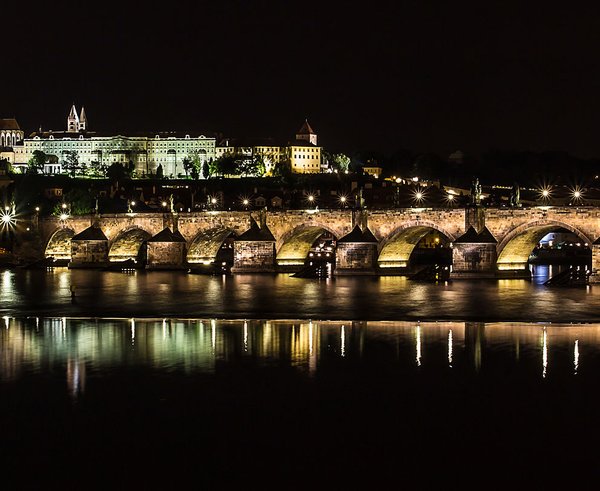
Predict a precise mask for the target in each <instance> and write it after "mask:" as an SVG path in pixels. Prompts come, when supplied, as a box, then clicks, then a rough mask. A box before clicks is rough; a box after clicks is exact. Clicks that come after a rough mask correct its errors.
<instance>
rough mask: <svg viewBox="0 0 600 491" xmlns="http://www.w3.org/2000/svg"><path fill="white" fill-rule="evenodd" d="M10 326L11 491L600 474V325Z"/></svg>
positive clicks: (0, 341) (2, 357) (4, 377)
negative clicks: (24, 489)
mask: <svg viewBox="0 0 600 491" xmlns="http://www.w3.org/2000/svg"><path fill="white" fill-rule="evenodd" d="M2 323H3V325H2V326H1V330H0V435H1V437H0V438H1V442H2V448H3V456H2V470H3V472H2V476H1V479H2V482H3V488H4V489H17V488H19V487H28V486H30V487H31V488H33V489H56V488H59V486H60V489H90V488H98V489H124V488H127V489H161V488H162V489H174V488H180V487H183V488H186V489H188V488H189V489H197V488H198V489H232V487H231V485H235V487H236V488H238V487H239V488H241V487H243V488H247V489H271V488H278V489H324V488H328V489H341V488H344V489H356V488H368V489H382V488H384V487H385V488H386V489H387V488H400V489H402V488H405V487H411V488H413V487H414V488H417V487H418V488H430V487H432V486H433V485H434V484H435V485H439V486H443V487H444V488H451V489H453V488H459V487H460V488H464V487H467V488H471V487H478V488H484V489H485V488H496V487H500V486H503V485H509V486H511V487H514V488H517V489H520V488H522V487H523V486H524V485H532V486H535V488H536V489H537V488H540V487H542V486H545V485H549V484H551V483H554V482H558V481H556V479H558V478H561V479H562V478H567V479H569V480H570V481H571V484H572V485H573V486H574V487H576V488H580V487H583V488H592V487H595V479H597V477H598V476H597V474H598V472H597V465H596V464H597V451H596V448H595V447H596V445H597V442H598V436H600V431H599V428H598V424H597V420H598V410H599V406H598V402H599V398H600V397H599V395H598V374H599V373H600V324H587V325H572V324H560V325H556V324H532V323H480V322H420V323H418V322H375V321H370V322H364V321H361V322H357V321H355V322H347V321H328V322H319V321H276V320H270V321H262V320H251V321H243V320H214V319H213V320H211V319H203V320H200V319H185V320H178V319H175V318H172V319H146V320H140V319H75V318H35V317H32V318H27V319H15V318H9V317H5V318H4V319H3V321H2ZM13 479H16V482H17V484H18V485H17V486H15V485H13V484H11V485H9V484H8V483H9V482H11V480H13Z"/></svg>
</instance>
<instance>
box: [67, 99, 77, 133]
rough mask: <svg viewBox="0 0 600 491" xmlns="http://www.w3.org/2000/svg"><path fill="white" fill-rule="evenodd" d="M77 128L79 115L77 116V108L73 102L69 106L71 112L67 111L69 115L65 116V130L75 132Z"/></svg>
mask: <svg viewBox="0 0 600 491" xmlns="http://www.w3.org/2000/svg"><path fill="white" fill-rule="evenodd" d="M78 130H79V117H78V116H77V109H76V108H75V104H73V105H72V106H71V112H70V113H69V117H68V118H67V131H68V132H77V131H78Z"/></svg>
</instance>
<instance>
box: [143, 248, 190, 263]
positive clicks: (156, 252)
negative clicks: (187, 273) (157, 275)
mask: <svg viewBox="0 0 600 491" xmlns="http://www.w3.org/2000/svg"><path fill="white" fill-rule="evenodd" d="M185 253H186V249H185V243H184V242H148V243H147V261H148V262H147V265H146V268H147V269H183V268H185V267H186V265H185Z"/></svg>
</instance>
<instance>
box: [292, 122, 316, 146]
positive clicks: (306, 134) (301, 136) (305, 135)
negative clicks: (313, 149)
mask: <svg viewBox="0 0 600 491" xmlns="http://www.w3.org/2000/svg"><path fill="white" fill-rule="evenodd" d="M296 140H304V141H307V142H309V143H312V144H313V145H314V146H317V134H316V133H315V132H314V131H313V129H312V128H311V127H310V125H309V124H308V120H307V119H305V120H304V124H303V125H302V127H301V128H300V129H299V130H298V133H296Z"/></svg>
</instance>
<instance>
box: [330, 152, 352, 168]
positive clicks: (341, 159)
mask: <svg viewBox="0 0 600 491" xmlns="http://www.w3.org/2000/svg"><path fill="white" fill-rule="evenodd" d="M331 160H332V164H333V168H334V169H337V170H338V171H339V172H346V171H347V170H348V168H349V167H350V157H348V156H347V155H344V154H343V153H336V154H333V155H332V156H331Z"/></svg>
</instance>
